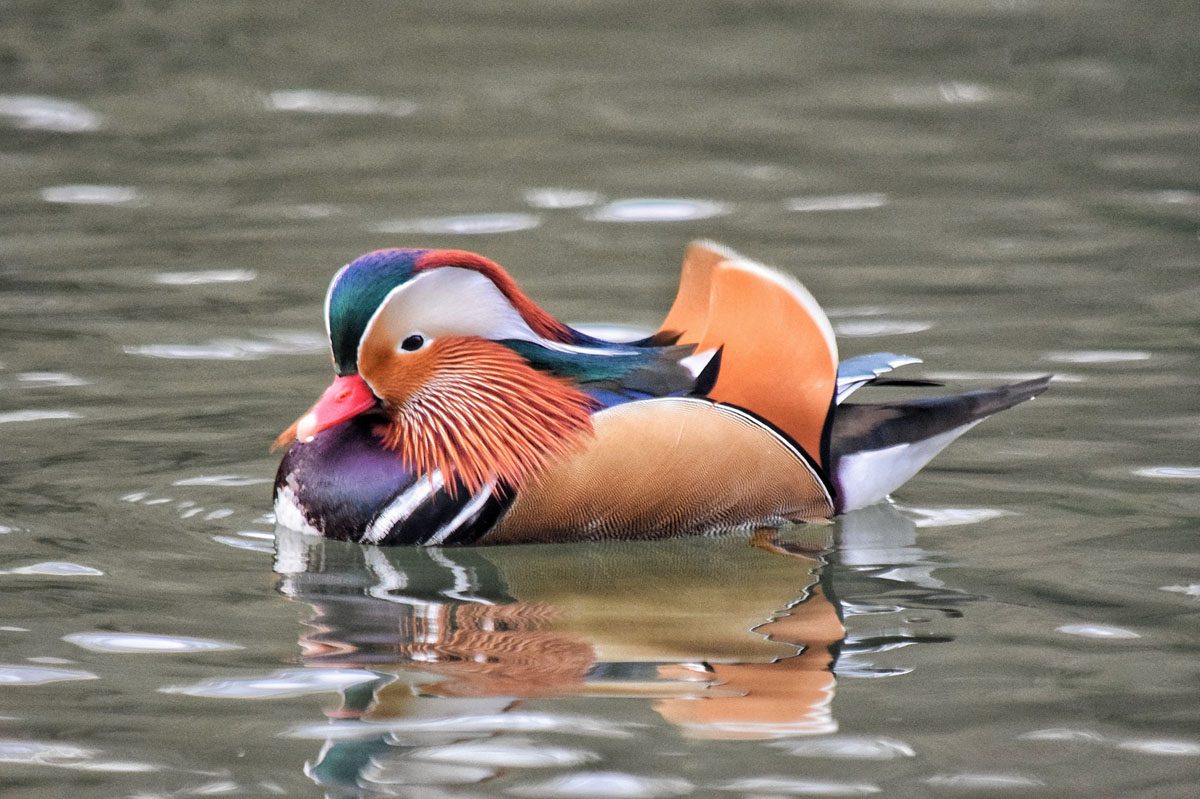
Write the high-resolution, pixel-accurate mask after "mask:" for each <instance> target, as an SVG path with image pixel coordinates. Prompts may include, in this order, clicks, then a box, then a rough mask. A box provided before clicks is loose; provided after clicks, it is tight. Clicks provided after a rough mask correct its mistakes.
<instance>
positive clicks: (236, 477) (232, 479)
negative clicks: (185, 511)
mask: <svg viewBox="0 0 1200 799" xmlns="http://www.w3.org/2000/svg"><path fill="white" fill-rule="evenodd" d="M269 482H271V480H270V479H269V478H266V477H243V476H242V475H240V474H202V475H200V476H199V477H185V478H183V479H182V480H176V481H174V482H173V483H171V485H173V486H232V487H237V488H241V487H242V486H254V485H262V484H263V483H269Z"/></svg>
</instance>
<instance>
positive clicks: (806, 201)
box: [787, 192, 888, 213]
mask: <svg viewBox="0 0 1200 799" xmlns="http://www.w3.org/2000/svg"><path fill="white" fill-rule="evenodd" d="M887 204H888V196H887V195H886V194H882V193H879V192H866V193H862V194H829V195H826V196H822V197H792V198H790V199H789V200H787V208H788V210H789V211H803V212H808V213H812V212H820V211H866V210H869V209H871V208H882V207H883V206H885V205H887Z"/></svg>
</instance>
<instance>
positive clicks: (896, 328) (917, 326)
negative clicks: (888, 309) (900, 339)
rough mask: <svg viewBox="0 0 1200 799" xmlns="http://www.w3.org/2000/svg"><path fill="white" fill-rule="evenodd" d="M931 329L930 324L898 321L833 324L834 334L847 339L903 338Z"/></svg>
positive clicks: (863, 321)
mask: <svg viewBox="0 0 1200 799" xmlns="http://www.w3.org/2000/svg"><path fill="white" fill-rule="evenodd" d="M931 327H933V324H932V323H931V322H903V321H900V320H898V319H854V320H850V321H841V322H834V324H833V329H834V332H836V333H837V334H838V335H839V336H846V337H847V338H870V337H872V336H905V335H909V334H911V333H920V332H922V331H924V330H928V329H929V328H931Z"/></svg>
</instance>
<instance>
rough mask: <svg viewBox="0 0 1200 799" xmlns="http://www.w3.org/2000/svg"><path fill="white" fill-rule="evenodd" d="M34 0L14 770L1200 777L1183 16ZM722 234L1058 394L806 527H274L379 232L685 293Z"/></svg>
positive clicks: (987, 789) (540, 781)
mask: <svg viewBox="0 0 1200 799" xmlns="http://www.w3.org/2000/svg"><path fill="white" fill-rule="evenodd" d="M2 14H3V18H4V23H3V26H2V31H0V207H2V209H3V213H2V216H0V330H2V333H3V336H2V339H0V602H2V603H3V605H2V607H3V622H2V623H0V646H2V652H3V655H2V656H0V762H3V764H4V769H3V773H2V774H0V792H2V793H3V795H4V796H5V797H45V796H72V797H78V798H79V799H84V798H85V797H186V796H199V795H221V796H248V797H259V796H271V795H286V796H296V797H302V796H314V797H318V796H329V797H338V799H341V798H342V797H358V796H362V797H376V796H411V797H421V798H424V797H447V798H448V797H487V796H518V797H563V798H566V797H597V796H604V797H634V798H636V797H648V798H649V799H655V798H656V797H672V796H697V797H707V796H713V797H717V796H746V797H752V796H753V797H761V796H800V795H823V796H831V795H833V796H836V795H840V796H845V795H869V794H879V795H881V796H896V797H909V796H912V797H923V796H971V795H986V796H992V795H1021V794H1026V793H1032V794H1036V795H1043V796H1072V797H1073V796H1078V797H1116V796H1121V797H1155V798H1157V797H1191V796H1194V795H1196V793H1197V791H1198V790H1200V710H1198V708H1200V690H1198V688H1200V679H1198V670H1197V662H1198V660H1197V644H1196V641H1197V638H1198V633H1200V630H1198V621H1200V556H1198V554H1197V551H1198V549H1200V547H1198V546H1197V519H1198V517H1200V495H1198V492H1197V489H1198V488H1200V454H1198V452H1200V447H1198V440H1200V402H1198V400H1200V390H1198V389H1200V379H1198V378H1197V375H1198V374H1200V348H1198V347H1197V344H1196V342H1197V335H1198V333H1200V328H1198V326H1197V319H1198V318H1200V314H1198V311H1200V277H1198V272H1197V266H1198V263H1200V240H1198V234H1200V144H1198V142H1200V68H1198V67H1197V60H1196V53H1197V52H1200V11H1198V7H1197V6H1196V4H1195V3H1194V2H1185V1H1184V0H1179V1H1178V2H1171V1H1170V0H1149V1H1148V2H1140V3H1130V2H1125V3H1121V2H1100V1H1099V0H1097V1H1096V2H1064V1H1063V0H1053V1H1052V2H1045V3H1036V4H1035V3H1029V2H1022V0H996V1H995V2H987V3H980V2H963V1H962V0H883V1H882V2H871V3H867V2H858V1H857V0H835V1H833V2H824V3H787V2H734V1H733V0H722V1H720V2H717V1H715V0H714V1H713V2H698V3H669V2H667V3H633V2H597V1H595V0H580V1H579V2H570V3H549V2H525V3H516V2H500V3H489V4H474V3H462V2H448V3H438V4H424V3H419V4H418V3H408V4H388V3H354V4H349V5H348V6H342V5H336V4H324V3H311V2H307V3H306V2H296V3H289V4H268V5H263V4H244V5H243V4H235V3H201V4H195V3H190V4H189V3H159V2H127V3H116V2H111V3H92V4H64V3H51V2H33V1H32V0H31V1H30V2H22V3H10V4H7V5H6V6H5V8H4V9H3V12H2ZM696 237H710V238H714V239H717V240H719V241H721V242H723V243H726V244H728V245H730V246H732V247H735V248H737V249H739V250H741V251H743V252H745V253H746V254H747V255H749V256H751V257H754V258H757V259H760V260H762V261H764V262H767V263H770V264H773V265H776V266H779V267H782V268H784V269H786V270H787V271H789V272H790V273H792V274H794V275H796V276H797V277H799V278H800V279H801V280H803V281H804V282H805V284H806V285H807V286H808V287H809V288H810V289H811V290H812V292H813V293H814V294H815V295H816V297H817V298H818V299H819V300H820V301H821V302H822V303H823V305H824V306H825V307H826V308H827V309H828V310H829V312H830V315H831V317H832V319H833V322H834V325H835V328H836V329H837V331H838V334H839V342H840V346H841V348H842V354H843V356H849V355H854V354H859V353H863V352H871V351H876V350H891V351H896V352H903V353H908V354H912V355H916V356H920V357H922V358H924V359H925V361H926V363H925V364H924V365H923V366H918V367H908V369H907V371H909V372H910V373H911V374H913V375H920V376H924V377H931V378H934V379H940V380H944V381H946V382H948V383H950V384H951V385H953V386H954V387H956V388H974V387H978V386H982V385H985V384H987V383H988V382H1000V381H1003V380H1006V379H1012V378H1014V377H1016V376H1021V375H1034V374H1042V373H1046V372H1054V373H1056V374H1057V375H1058V379H1057V380H1056V381H1055V383H1054V384H1053V387H1052V389H1051V390H1050V392H1049V393H1047V394H1046V395H1045V396H1044V397H1042V398H1039V399H1038V400H1036V401H1035V402H1033V403H1031V404H1028V405H1025V406H1022V407H1020V408H1018V409H1015V410H1013V411H1009V412H1006V413H1005V414H1003V415H1002V416H1000V417H998V418H996V419H994V420H991V421H989V422H987V423H985V424H983V425H982V426H980V427H979V428H977V429H976V430H973V431H972V432H970V433H969V434H968V435H967V436H966V437H965V438H964V439H963V440H961V441H960V442H958V443H956V444H955V445H953V446H952V447H951V448H950V449H949V450H948V451H947V452H946V453H944V454H943V455H942V456H940V457H939V458H938V460H936V461H935V462H934V463H933V464H932V465H931V466H930V467H929V468H927V469H926V470H925V471H924V472H923V473H922V474H921V475H919V476H918V477H917V478H916V479H914V480H913V481H912V482H910V483H909V484H908V485H907V486H905V487H904V488H902V489H901V490H900V491H899V492H897V494H896V496H895V504H894V506H884V507H877V508H872V509H868V510H866V511H863V512H860V513H856V514H852V515H850V516H847V517H845V518H844V519H841V520H839V521H837V522H835V523H834V524H832V525H824V526H817V527H812V528H806V529H805V528H801V529H796V530H790V531H787V532H786V533H785V538H786V539H787V540H789V541H791V542H792V545H793V549H795V552H794V553H793V554H791V555H789V554H784V553H768V552H766V551H763V550H761V549H756V548H752V547H750V546H748V544H747V541H746V540H745V539H744V538H739V537H736V536H731V537H724V538H718V539H703V540H698V541H679V542H670V543H664V544H654V545H623V546H603V545H587V546H578V547H557V548H554V547H552V548H543V547H520V548H507V549H492V550H486V551H484V550H446V551H444V552H443V551H439V550H432V551H429V552H424V551H381V550H376V549H364V548H359V547H355V546H348V545H343V544H332V543H330V544H323V543H322V542H315V541H310V540H306V539H303V538H302V537H299V536H297V535H294V534H292V533H289V532H288V531H284V530H280V531H278V533H277V532H276V530H275V529H274V526H273V523H272V520H271V518H270V517H269V511H270V497H269V493H270V491H269V489H270V479H271V477H272V475H273V471H274V467H275V463H276V459H275V457H273V456H272V455H270V454H269V453H268V452H267V446H268V444H269V442H270V441H271V440H272V439H273V438H274V436H275V435H276V434H277V433H278V431H279V430H281V429H283V428H284V427H285V426H286V425H287V424H288V423H290V422H291V421H292V420H293V419H294V418H295V417H296V416H298V415H299V414H300V413H302V412H303V411H304V410H305V409H306V408H307V407H308V405H309V404H310V403H311V402H312V400H313V399H314V398H315V397H316V396H317V394H318V393H319V391H320V390H321V389H322V388H323V387H324V386H325V384H326V382H327V380H328V378H329V373H330V370H329V365H328V359H327V355H326V350H325V345H324V343H323V329H322V324H321V319H320V313H321V299H322V296H323V293H324V289H325V284H326V281H327V280H328V278H329V276H330V275H331V274H332V272H333V271H334V270H335V269H336V268H337V267H338V266H340V265H341V264H343V263H345V262H346V261H348V260H350V259H351V258H353V257H355V256H356V255H358V254H360V253H362V252H365V251H367V250H370V249H374V248H379V247H384V246H438V247H450V248H461V249H470V250H474V251H478V252H482V253H484V254H486V255H488V256H490V257H492V258H493V259H495V260H497V261H499V262H500V263H501V264H503V265H505V266H506V267H507V268H508V269H509V270H510V271H511V272H512V273H513V274H514V275H515V276H516V277H517V279H518V280H519V281H520V282H521V284H522V285H523V287H524V288H525V289H526V290H527V291H528V292H529V293H530V294H531V295H532V296H533V297H534V298H535V299H537V300H538V301H539V302H540V303H541V304H543V305H544V306H545V307H546V308H548V309H549V310H551V311H552V312H554V313H555V314H556V315H558V316H560V317H562V318H564V319H567V320H570V321H573V322H589V323H598V322H614V323H620V324H628V325H638V326H649V327H653V326H654V325H655V324H657V323H658V322H659V321H660V319H661V317H662V314H663V313H664V311H665V308H666V307H667V305H668V304H669V302H670V299H671V296H672V290H673V288H674V284H675V281H676V278H677V269H678V261H679V257H680V254H681V252H682V248H683V245H684V244H685V243H686V242H687V241H688V240H689V239H691V238H696Z"/></svg>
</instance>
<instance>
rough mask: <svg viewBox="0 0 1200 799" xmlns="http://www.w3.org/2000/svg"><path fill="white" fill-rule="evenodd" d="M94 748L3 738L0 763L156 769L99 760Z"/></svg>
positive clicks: (88, 768) (87, 768) (113, 769)
mask: <svg viewBox="0 0 1200 799" xmlns="http://www.w3.org/2000/svg"><path fill="white" fill-rule="evenodd" d="M98 754H99V752H98V751H96V750H95V749H86V748H84V747H82V746H76V745H75V744H64V743H49V742H47V741H26V740H17V739H0V763H22V764H26V765H33V766H57V767H59V768H72V769H80V770H83V771H107V772H120V773H139V772H147V771H157V770H158V767H157V766H154V765H151V764H150V763H138V762H133V761H122V760H96V759H95V758H96V756H97V755H98Z"/></svg>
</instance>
